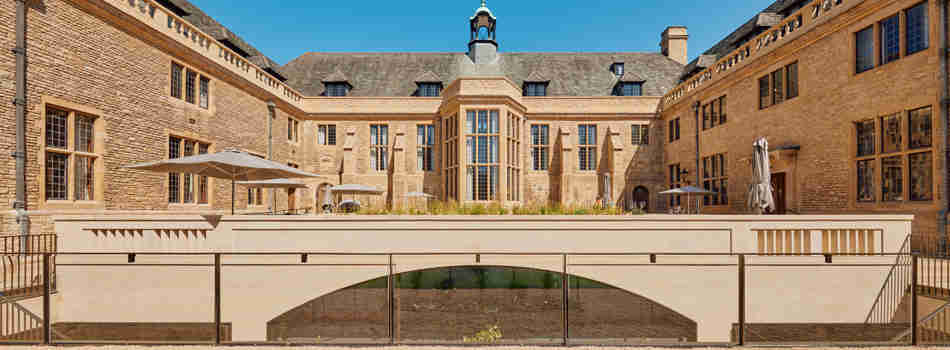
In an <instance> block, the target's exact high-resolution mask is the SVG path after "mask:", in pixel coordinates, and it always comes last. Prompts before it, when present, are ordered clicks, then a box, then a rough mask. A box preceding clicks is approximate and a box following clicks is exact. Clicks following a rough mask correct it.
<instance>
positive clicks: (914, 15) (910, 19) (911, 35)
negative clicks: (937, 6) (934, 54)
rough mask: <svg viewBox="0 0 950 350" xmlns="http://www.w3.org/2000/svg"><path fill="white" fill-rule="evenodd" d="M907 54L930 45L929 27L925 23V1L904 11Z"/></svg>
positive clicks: (926, 21)
mask: <svg viewBox="0 0 950 350" xmlns="http://www.w3.org/2000/svg"><path fill="white" fill-rule="evenodd" d="M905 17H906V26H905V27H906V29H905V31H906V34H905V35H906V36H907V54H908V55H910V54H913V53H917V52H920V51H923V50H926V49H927V48H928V47H930V27H929V26H928V25H927V23H928V20H927V2H923V3H921V4H919V5H917V6H914V7H911V8H909V9H907V12H906V15H905Z"/></svg>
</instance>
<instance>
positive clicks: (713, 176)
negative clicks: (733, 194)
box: [700, 153, 729, 207]
mask: <svg viewBox="0 0 950 350" xmlns="http://www.w3.org/2000/svg"><path fill="white" fill-rule="evenodd" d="M717 164H718V166H717ZM702 166H703V173H702V178H703V183H702V184H700V185H701V186H702V188H703V189H705V190H707V191H713V192H717V193H720V194H717V195H713V196H704V197H703V206H707V207H725V206H728V205H729V192H728V185H729V154H728V153H717V154H713V155H709V156H707V157H703V158H702ZM707 182H709V183H710V184H711V186H712V187H707V186H706V183H707ZM723 183H724V184H726V186H727V188H726V191H723V190H722V184H723ZM717 184H719V186H718V187H715V186H716V185H717ZM714 189H715V190H714ZM721 194H725V195H726V197H725V198H723V197H722V195H721Z"/></svg>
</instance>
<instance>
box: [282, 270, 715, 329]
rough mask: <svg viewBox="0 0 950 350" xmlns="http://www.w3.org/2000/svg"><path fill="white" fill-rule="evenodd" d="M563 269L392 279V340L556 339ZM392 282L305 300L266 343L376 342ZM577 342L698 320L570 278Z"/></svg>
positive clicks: (385, 323) (385, 321) (384, 325)
mask: <svg viewBox="0 0 950 350" xmlns="http://www.w3.org/2000/svg"><path fill="white" fill-rule="evenodd" d="M562 282H563V281H562V275H561V273H560V272H553V271H545V270H538V269H531V268H523V267H508V266H455V267H441V268H433V269H425V270H418V271H411V272H404V273H400V274H396V275H393V287H394V289H393V292H392V296H393V299H392V300H393V302H392V303H393V305H392V306H393V323H394V325H393V328H394V329H395V332H396V333H395V339H396V340H397V341H400V342H410V343H416V342H419V343H461V342H463V338H464V337H471V336H473V335H475V334H476V333H478V332H481V331H485V330H487V329H490V328H494V327H497V329H498V330H499V331H500V332H501V334H502V335H503V337H502V339H501V340H500V342H502V343H506V342H511V343H515V344H520V343H525V342H532V343H534V342H538V343H554V344H557V343H560V342H561V340H562V336H563V334H564V328H563V318H562V317H563V315H564V314H563V309H564V308H563V305H564V297H563V289H562ZM387 284H388V278H387V277H381V278H377V279H374V280H370V281H367V282H363V283H360V284H357V285H354V286H351V287H347V288H344V289H341V290H338V291H336V292H333V293H329V294H326V295H324V296H321V297H318V298H316V299H313V300H311V301H308V302H306V303H304V304H302V305H300V306H297V307H295V308H294V309H292V310H289V311H287V312H286V313H284V314H282V315H280V316H278V317H276V318H274V319H272V320H270V321H269V322H267V340H268V341H309V342H313V341H334V342H336V341H339V342H345V341H347V340H351V341H352V340H362V341H364V342H371V343H372V342H377V341H383V340H387V339H388V337H389V309H388V307H389V303H388V301H389V295H388V285H387ZM568 284H569V288H568V290H569V297H568V300H567V301H568V314H569V323H568V327H569V328H570V336H571V338H572V339H584V340H588V339H589V340H594V341H600V340H606V339H640V340H642V339H654V340H665V341H696V337H697V324H696V322H695V321H693V320H691V319H689V318H687V317H686V316H683V315H682V314H680V313H677V312H675V311H673V310H672V309H669V308H667V307H665V306H663V305H661V304H659V303H657V302H655V301H653V300H650V299H648V298H645V297H643V296H640V295H637V294H634V293H631V292H629V291H626V290H622V289H620V288H616V287H613V286H610V285H608V284H605V283H601V282H598V281H594V280H591V279H586V278H582V277H578V276H573V275H568Z"/></svg>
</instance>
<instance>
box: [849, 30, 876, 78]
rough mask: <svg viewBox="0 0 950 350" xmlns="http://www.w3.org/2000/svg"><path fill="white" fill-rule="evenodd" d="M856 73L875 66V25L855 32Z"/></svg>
mask: <svg viewBox="0 0 950 350" xmlns="http://www.w3.org/2000/svg"><path fill="white" fill-rule="evenodd" d="M854 41H855V65H854V69H855V73H861V72H865V71H868V70H870V69H872V68H874V27H873V26H871V27H867V28H865V29H863V30H861V31H859V32H857V33H855V34H854Z"/></svg>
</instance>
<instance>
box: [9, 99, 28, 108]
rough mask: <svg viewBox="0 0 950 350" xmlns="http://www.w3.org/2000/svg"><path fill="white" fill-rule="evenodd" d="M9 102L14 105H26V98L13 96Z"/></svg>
mask: <svg viewBox="0 0 950 350" xmlns="http://www.w3.org/2000/svg"><path fill="white" fill-rule="evenodd" d="M11 102H12V103H13V105H14V106H26V100H24V99H22V98H14V99H13V101H11Z"/></svg>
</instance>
